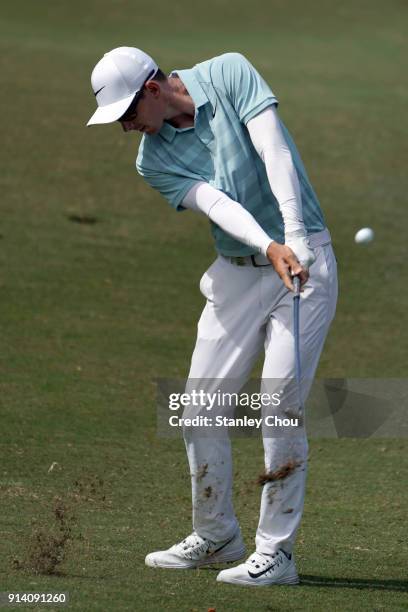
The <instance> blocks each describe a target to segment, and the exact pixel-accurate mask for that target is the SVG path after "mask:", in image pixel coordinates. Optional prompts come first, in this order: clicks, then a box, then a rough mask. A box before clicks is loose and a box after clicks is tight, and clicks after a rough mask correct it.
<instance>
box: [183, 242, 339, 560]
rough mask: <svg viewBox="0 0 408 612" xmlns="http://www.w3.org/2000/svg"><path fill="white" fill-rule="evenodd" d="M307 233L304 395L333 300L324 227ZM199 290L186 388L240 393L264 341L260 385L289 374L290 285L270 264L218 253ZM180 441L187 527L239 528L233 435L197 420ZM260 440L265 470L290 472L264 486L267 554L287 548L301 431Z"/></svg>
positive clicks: (296, 497)
mask: <svg viewBox="0 0 408 612" xmlns="http://www.w3.org/2000/svg"><path fill="white" fill-rule="evenodd" d="M309 238H310V242H311V246H312V247H313V248H314V250H315V254H316V261H315V263H314V264H313V265H312V266H311V268H310V278H309V280H308V282H307V284H306V285H305V287H304V291H303V293H302V294H301V298H300V350H301V372H302V401H303V403H304V402H305V401H306V398H307V395H308V393H309V391H310V386H311V383H312V380H313V377H314V374H315V371H316V368H317V365H318V361H319V357H320V354H321V351H322V348H323V344H324V341H325V338H326V335H327V332H328V329H329V326H330V323H331V321H332V319H333V317H334V314H335V309H336V301H337V266H336V259H335V256H334V253H333V249H332V246H331V243H330V234H329V232H328V230H324V231H323V232H319V233H316V234H312V235H311V236H309ZM200 290H201V292H202V294H203V295H204V296H205V298H206V299H207V303H206V305H205V308H204V310H203V312H202V315H201V318H200V320H199V323H198V334H197V341H196V346H195V349H194V353H193V356H192V361H191V369H190V373H189V381H190V380H191V381H193V382H192V383H191V384H192V386H194V387H197V386H199V387H200V389H204V390H205V391H207V392H214V391H215V389H219V388H220V383H221V386H222V381H225V384H224V390H227V391H228V392H239V391H240V389H241V388H242V386H243V385H244V384H245V382H246V381H247V380H248V379H249V377H250V373H251V370H252V367H253V365H254V363H255V361H256V359H257V357H258V356H259V354H260V352H261V350H262V348H263V349H264V351H265V361H264V365H263V371H262V379H263V380H265V384H266V387H267V386H268V384H272V385H273V381H279V380H292V381H293V380H294V379H295V351H294V337H293V293H292V292H290V291H288V290H287V289H286V288H285V286H284V285H283V282H282V281H281V279H280V278H279V276H278V275H277V273H276V272H275V270H274V269H273V267H272V266H265V267H253V266H250V265H247V266H237V265H236V264H234V263H231V262H230V261H229V260H228V259H227V258H225V257H222V256H219V257H218V258H217V259H216V260H215V262H214V263H213V264H212V265H211V266H210V268H209V269H208V270H207V271H206V272H205V274H204V275H203V277H202V279H201V282H200ZM197 381H200V383H199V385H198V383H197ZM188 386H189V382H188V383H187V387H188ZM295 403H296V402H295ZM282 416H285V415H282ZM184 441H185V445H186V449H187V455H188V461H189V466H190V475H191V482H192V502H193V528H194V530H195V531H196V532H197V533H198V534H199V535H201V536H203V537H207V538H209V539H211V540H214V541H222V540H226V539H228V538H229V537H231V536H232V535H233V534H234V533H235V531H236V530H237V528H238V521H237V518H236V516H235V514H234V509H233V505H232V458H231V444H230V440H229V438H228V437H220V436H211V435H210V436H208V435H206V436H205V437H201V436H200V435H197V433H195V432H194V428H185V429H184ZM263 446H264V457H265V466H264V467H265V472H266V473H268V474H270V473H276V471H278V472H279V471H281V472H282V471H283V473H284V474H287V475H286V477H284V478H281V479H278V480H271V481H270V482H267V483H266V484H264V486H263V490H262V498H261V509H260V518H259V524H258V529H257V533H256V539H255V542H256V550H257V551H258V552H262V553H273V552H275V551H277V550H278V549H279V548H283V549H284V550H285V551H286V552H288V553H290V552H291V551H292V549H293V546H294V542H295V537H296V532H297V529H298V527H299V523H300V520H301V515H302V511H303V503H304V496H305V484H306V473H307V452H308V444H307V438H306V433H305V429H304V428H301V430H300V432H299V433H298V434H296V435H293V436H291V437H289V438H287V437H284V436H281V437H265V436H264V437H263ZM260 467H261V466H260ZM260 471H261V469H260Z"/></svg>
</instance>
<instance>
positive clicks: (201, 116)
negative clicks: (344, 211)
mask: <svg viewBox="0 0 408 612" xmlns="http://www.w3.org/2000/svg"><path fill="white" fill-rule="evenodd" d="M174 72H176V73H177V74H178V76H179V77H180V79H181V80H182V82H183V83H184V85H185V87H186V89H187V91H188V93H189V94H190V96H191V98H192V99H193V102H194V105H195V108H196V110H195V117H194V127H190V128H181V129H180V128H175V127H173V126H172V125H170V123H168V122H164V124H163V126H162V128H161V130H160V131H159V132H158V133H157V134H152V135H148V134H144V135H143V138H142V140H141V143H140V147H139V153H138V156H137V159H136V167H137V170H138V172H139V174H141V175H142V176H143V177H144V179H145V180H146V181H147V182H148V183H149V185H151V186H152V187H153V188H154V189H156V190H157V191H159V192H160V193H161V194H162V195H163V196H164V197H165V198H166V200H168V202H169V203H170V204H171V205H172V206H173V207H174V208H175V209H176V210H185V209H184V208H183V206H182V205H181V202H182V201H183V198H184V196H185V195H186V194H187V192H188V191H189V190H190V189H191V188H192V187H193V186H194V184H195V183H196V182H197V181H206V182H208V183H210V185H212V186H213V187H215V188H217V189H219V190H220V191H223V192H224V193H225V194H227V195H228V196H229V197H230V198H232V199H233V200H235V201H236V202H239V203H240V204H241V205H242V206H243V207H244V208H246V209H247V210H248V211H249V212H250V213H251V214H252V215H253V217H255V219H256V220H257V222H258V223H259V224H260V225H261V227H262V228H263V229H264V230H265V232H266V233H267V234H268V235H269V236H270V237H271V238H272V239H273V240H277V241H278V242H282V243H283V242H284V226H283V220H282V215H281V213H280V210H279V206H278V202H277V200H276V198H275V196H274V195H273V193H272V191H271V188H270V185H269V181H268V177H267V174H266V169H265V164H264V163H263V161H262V159H261V158H260V157H259V155H258V153H257V152H256V150H255V149H254V147H253V145H252V142H251V139H250V136H249V132H248V130H247V128H246V123H248V121H249V120H250V119H252V118H253V117H255V116H256V115H257V114H259V113H260V112H261V111H263V110H264V109H265V108H267V107H268V106H271V105H272V104H276V105H278V101H277V99H276V98H275V96H274V94H273V93H272V91H271V90H270V88H269V86H268V85H267V84H266V83H265V81H264V80H263V79H262V77H261V76H260V75H259V73H258V72H257V71H256V70H255V68H254V67H253V66H252V65H251V64H250V63H249V62H248V60H247V59H246V58H245V57H244V56H243V55H241V54H240V53H225V54H224V55H220V56H218V57H215V58H213V59H210V60H207V61H205V62H202V63H200V64H197V65H196V66H194V68H191V69H188V70H175V71H174ZM281 126H282V131H283V134H284V136H285V139H286V141H287V144H288V147H289V149H290V151H291V154H292V158H293V162H294V165H295V168H296V171H297V175H298V178H299V183H300V190H301V196H302V207H303V220H304V223H305V227H306V230H307V233H308V234H312V233H315V232H319V231H321V230H323V229H324V228H325V222H324V218H323V214H322V211H321V209H320V205H319V202H318V199H317V197H316V194H315V192H314V191H313V188H312V186H311V184H310V181H309V179H308V176H307V174H306V170H305V168H304V166H303V163H302V160H301V158H300V155H299V153H298V151H297V148H296V146H295V144H294V142H293V140H292V138H291V136H290V134H289V132H288V131H287V129H286V127H285V126H284V125H283V123H282V121H281ZM211 230H212V234H213V236H214V239H215V247H216V250H217V251H218V252H219V253H221V254H222V255H230V256H231V255H233V256H245V255H251V254H253V253H255V251H254V250H253V249H251V248H250V247H248V246H246V245H244V244H243V243H241V242H239V241H237V240H235V239H234V238H232V237H231V236H230V235H229V234H227V233H226V232H224V231H223V230H222V229H221V228H220V227H219V226H217V225H216V224H215V223H213V222H211Z"/></svg>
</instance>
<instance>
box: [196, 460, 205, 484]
mask: <svg viewBox="0 0 408 612" xmlns="http://www.w3.org/2000/svg"><path fill="white" fill-rule="evenodd" d="M207 474H208V463H203V465H199V466H198V469H197V472H196V475H195V477H196V480H197V482H200V480H202V479H203V478H204V477H205V476H207Z"/></svg>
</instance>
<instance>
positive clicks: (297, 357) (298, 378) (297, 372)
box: [293, 276, 303, 409]
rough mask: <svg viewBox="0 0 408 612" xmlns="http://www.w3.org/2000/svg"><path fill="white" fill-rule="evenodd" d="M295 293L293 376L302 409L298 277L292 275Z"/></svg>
mask: <svg viewBox="0 0 408 612" xmlns="http://www.w3.org/2000/svg"><path fill="white" fill-rule="evenodd" d="M293 285H294V287H295V294H294V296H293V337H294V339H295V376H296V386H297V391H298V401H299V408H300V409H302V408H303V406H302V386H301V380H302V378H301V376H302V372H301V366H300V331H299V311H300V308H299V306H300V278H299V277H298V276H294V277H293Z"/></svg>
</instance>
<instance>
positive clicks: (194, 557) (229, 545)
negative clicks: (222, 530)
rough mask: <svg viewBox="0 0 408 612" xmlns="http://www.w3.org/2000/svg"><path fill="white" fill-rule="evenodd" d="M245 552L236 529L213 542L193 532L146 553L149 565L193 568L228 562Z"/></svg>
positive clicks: (240, 557)
mask: <svg viewBox="0 0 408 612" xmlns="http://www.w3.org/2000/svg"><path fill="white" fill-rule="evenodd" d="M245 554H246V550H245V545H244V543H243V541H242V537H241V532H240V531H239V530H238V531H237V532H236V533H235V535H234V536H233V537H232V538H230V539H229V540H224V541H223V542H213V541H211V540H208V539H206V538H202V537H201V536H199V535H198V534H197V533H195V532H194V531H193V533H192V534H191V535H189V536H187V538H186V539H185V540H183V541H182V542H180V543H179V544H175V545H174V546H172V547H171V548H169V549H168V550H159V551H157V552H152V553H150V554H148V555H147V557H146V559H145V563H146V565H148V566H149V567H165V568H169V569H194V568H196V567H202V566H203V565H213V564H214V563H229V562H232V561H238V560H239V559H242V558H243V557H244V556H245Z"/></svg>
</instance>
